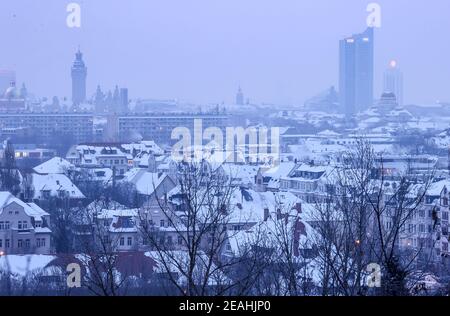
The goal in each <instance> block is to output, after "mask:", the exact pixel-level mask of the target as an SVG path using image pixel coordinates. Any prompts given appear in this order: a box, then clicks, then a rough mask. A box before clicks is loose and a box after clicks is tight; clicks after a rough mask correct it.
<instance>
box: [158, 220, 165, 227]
mask: <svg viewBox="0 0 450 316" xmlns="http://www.w3.org/2000/svg"><path fill="white" fill-rule="evenodd" d="M164 225H165V223H164V220H163V219H162V220H160V222H159V226H161V227H164Z"/></svg>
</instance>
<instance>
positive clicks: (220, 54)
mask: <svg viewBox="0 0 450 316" xmlns="http://www.w3.org/2000/svg"><path fill="white" fill-rule="evenodd" d="M70 2H71V1H64V0H39V1H36V0H1V1H0V39H1V41H2V44H1V46H0V68H8V69H14V70H16V73H17V81H18V83H19V84H21V82H23V81H25V82H26V84H27V86H28V88H29V90H31V91H33V92H35V93H36V94H38V95H40V96H48V97H51V96H53V95H58V96H70V66H71V64H72V62H73V59H74V53H75V51H76V49H77V47H78V45H80V46H81V50H82V51H83V53H84V59H85V62H86V64H87V66H88V94H89V95H92V94H93V93H94V91H95V88H96V86H97V84H99V83H100V84H101V85H102V87H103V88H111V89H112V88H113V86H114V85H115V84H116V83H117V84H119V85H121V86H127V87H128V88H129V89H130V97H132V98H133V97H154V98H179V99H183V100H189V101H193V102H199V103H209V102H222V101H225V102H231V101H233V100H234V94H235V92H236V90H237V87H238V85H239V84H241V85H242V88H243V90H244V93H245V95H246V97H250V98H251V100H254V101H257V102H273V103H295V104H298V103H301V102H303V101H304V100H305V99H307V98H308V97H310V96H312V95H314V94H316V93H318V92H320V91H322V90H324V89H325V88H327V87H329V86H331V85H336V86H337V85H338V79H337V78H338V41H339V39H340V38H342V37H344V36H347V35H351V34H352V33H357V32H361V31H363V30H364V29H365V28H366V17H367V15H368V13H367V12H366V6H367V4H368V3H370V2H371V1H364V0H126V1H125V0H85V1H78V3H79V4H80V5H81V8H82V12H81V13H82V16H81V28H80V29H70V28H68V27H67V26H66V18H67V15H68V13H67V12H66V5H67V4H68V3H70ZM378 3H379V4H380V5H381V7H382V27H381V28H380V29H377V30H376V44H375V45H376V48H375V56H376V60H375V68H376V76H375V82H376V86H375V93H376V95H377V96H378V95H379V94H380V93H381V86H382V73H383V71H384V69H385V67H386V65H387V63H388V62H389V60H390V59H392V58H395V59H397V60H398V62H399V66H400V68H402V70H403V72H404V76H405V93H404V94H405V102H408V103H410V102H414V103H425V104H431V103H434V102H436V101H437V100H442V101H444V100H446V101H450V18H449V16H450V1H449V0H378Z"/></svg>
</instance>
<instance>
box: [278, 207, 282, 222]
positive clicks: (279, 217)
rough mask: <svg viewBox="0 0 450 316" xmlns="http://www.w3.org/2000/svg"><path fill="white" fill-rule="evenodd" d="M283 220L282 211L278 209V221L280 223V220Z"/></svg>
mask: <svg viewBox="0 0 450 316" xmlns="http://www.w3.org/2000/svg"><path fill="white" fill-rule="evenodd" d="M282 218H283V216H282V214H281V210H280V209H278V210H277V221H279V220H280V219H282Z"/></svg>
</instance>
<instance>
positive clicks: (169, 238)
mask: <svg viewBox="0 0 450 316" xmlns="http://www.w3.org/2000/svg"><path fill="white" fill-rule="evenodd" d="M167 243H168V244H169V245H171V244H172V236H167Z"/></svg>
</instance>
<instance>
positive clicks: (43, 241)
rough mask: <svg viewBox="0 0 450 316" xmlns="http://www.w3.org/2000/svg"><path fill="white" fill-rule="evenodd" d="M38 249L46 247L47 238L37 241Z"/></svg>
mask: <svg viewBox="0 0 450 316" xmlns="http://www.w3.org/2000/svg"><path fill="white" fill-rule="evenodd" d="M36 247H38V248H40V247H45V238H38V239H36Z"/></svg>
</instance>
